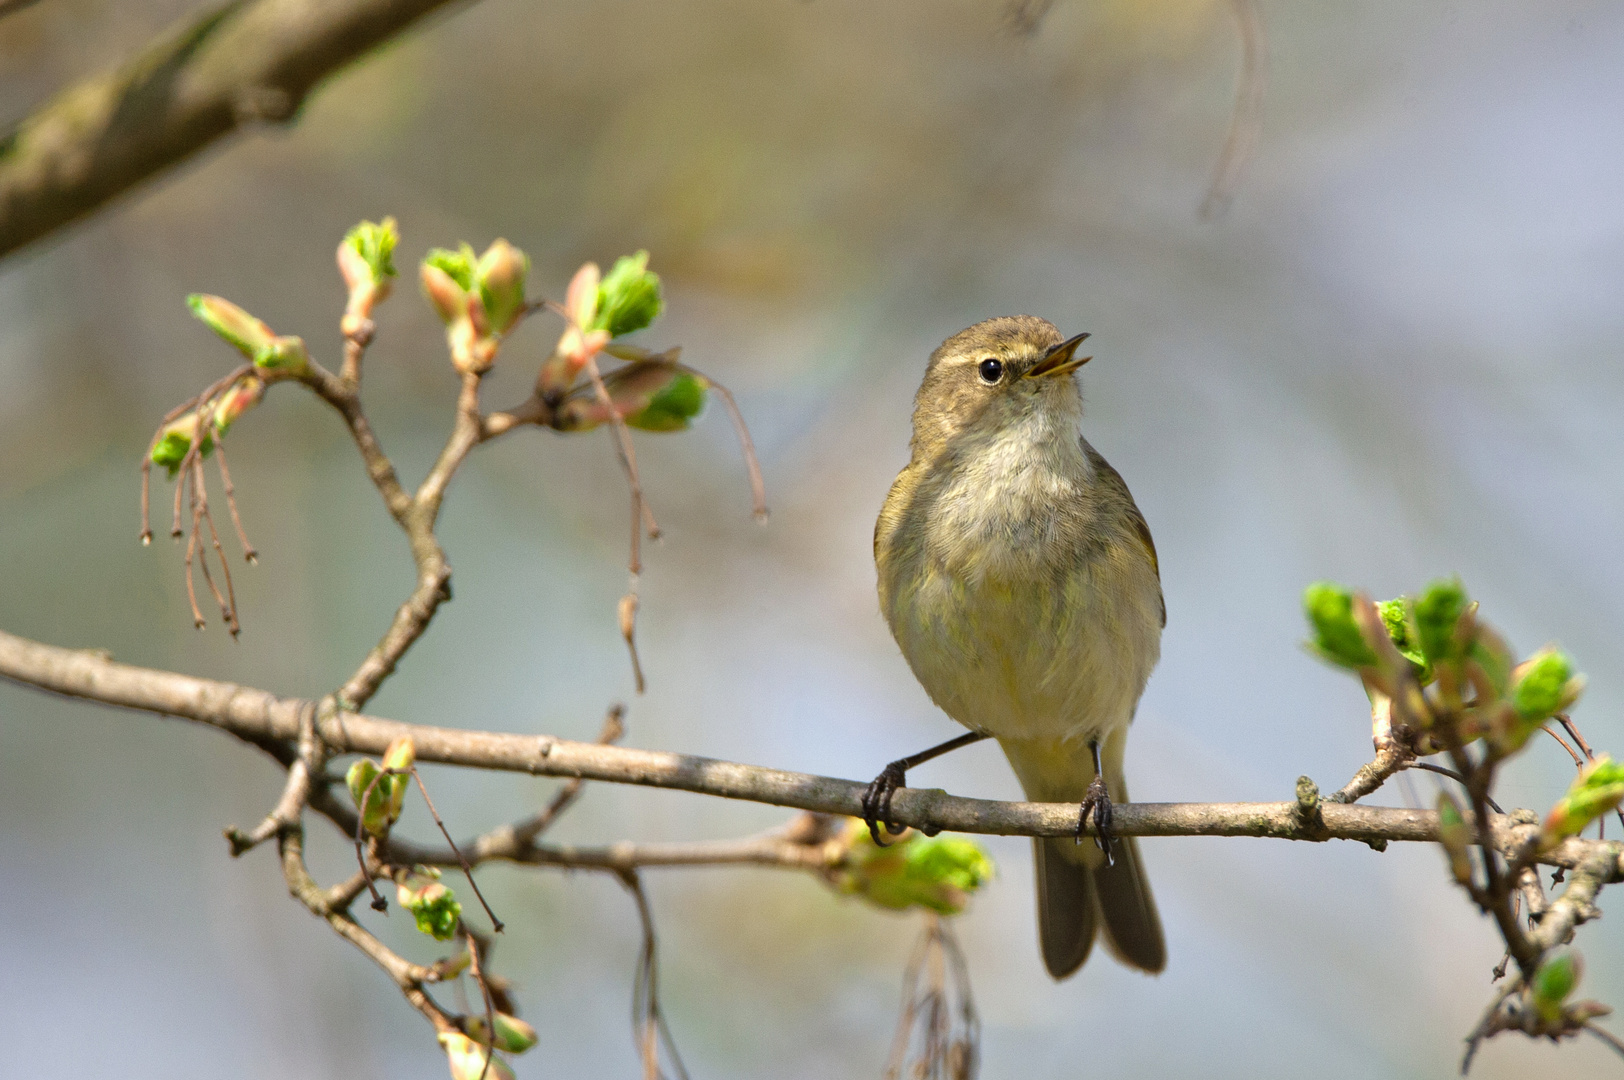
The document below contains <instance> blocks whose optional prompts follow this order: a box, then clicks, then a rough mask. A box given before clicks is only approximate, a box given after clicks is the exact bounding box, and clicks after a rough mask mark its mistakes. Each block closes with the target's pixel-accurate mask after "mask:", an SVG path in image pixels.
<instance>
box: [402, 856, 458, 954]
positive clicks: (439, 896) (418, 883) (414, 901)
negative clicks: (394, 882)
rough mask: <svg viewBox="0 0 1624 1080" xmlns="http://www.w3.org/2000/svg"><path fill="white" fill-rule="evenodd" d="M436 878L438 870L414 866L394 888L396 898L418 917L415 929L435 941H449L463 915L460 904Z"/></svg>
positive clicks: (438, 876)
mask: <svg viewBox="0 0 1624 1080" xmlns="http://www.w3.org/2000/svg"><path fill="white" fill-rule="evenodd" d="M439 879H440V872H439V871H438V870H435V869H433V868H431V867H423V866H419V867H414V868H413V870H412V872H411V873H410V874H408V875H407V876H406V879H405V880H404V881H402V882H401V883H400V886H399V888H398V889H397V890H396V899H398V900H399V901H400V906H401V907H403V908H405V909H406V910H407V911H410V912H411V913H412V917H413V918H415V919H416V920H417V928H418V930H420V931H421V932H423V933H425V934H427V935H429V936H430V937H432V938H433V939H434V940H436V941H450V940H451V936H452V935H453V934H455V933H456V932H457V920H459V919H461V918H462V904H461V903H459V902H458V901H457V898H456V895H455V894H454V893H452V891H451V890H450V889H449V888H447V887H446V886H444V885H442V884H441V883H440V880H439Z"/></svg>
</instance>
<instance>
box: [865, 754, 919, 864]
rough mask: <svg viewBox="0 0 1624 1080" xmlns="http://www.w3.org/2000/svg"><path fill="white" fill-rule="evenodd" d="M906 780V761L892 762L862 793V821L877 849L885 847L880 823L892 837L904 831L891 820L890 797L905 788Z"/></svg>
mask: <svg viewBox="0 0 1624 1080" xmlns="http://www.w3.org/2000/svg"><path fill="white" fill-rule="evenodd" d="M907 780H908V764H907V760H906V759H902V760H898V761H893V762H892V763H891V764H889V765H887V766H886V767H885V769H884V770H883V771H882V772H881V773H880V775H878V776H876V777H875V778H874V781H873V783H871V784H869V785H868V789H867V790H866V791H864V792H863V820H864V821H865V822H867V823H868V834H869V835H870V836H872V837H873V838H874V843H875V845H876V846H878V847H885V846H886V841H885V838H884V837H882V836H881V835H880V823H881V822H884V823H885V831H886V832H887V833H889V834H891V835H892V836H896V835H899V834H900V833H902V832H903V831H904V828H903V827H902V826H900V825H898V824H897V823H896V822H895V821H892V820H891V796H893V795H895V794H896V793H897V788H900V787H903V786H905V785H906V784H907Z"/></svg>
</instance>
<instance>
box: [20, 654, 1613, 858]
mask: <svg viewBox="0 0 1624 1080" xmlns="http://www.w3.org/2000/svg"><path fill="white" fill-rule="evenodd" d="M0 677H4V678H8V679H12V680H14V681H16V682H19V683H22V684H24V685H27V686H32V687H35V688H37V689H41V690H48V691H51V692H53V693H58V694H65V695H68V696H70V697H79V698H85V699H87V700H90V701H95V702H99V703H101V704H104V705H116V706H122V707H124V708H130V709H138V710H141V711H144V712H152V713H161V714H165V715H169V716H177V717H182V718H185V719H188V720H194V721H197V722H198V723H203V724H208V725H210V726H212V727H216V728H219V729H221V730H222V731H226V732H229V733H231V734H233V735H236V736H237V737H238V738H241V739H243V740H245V741H247V742H251V743H254V744H255V745H258V746H262V747H263V746H265V745H266V744H267V743H268V742H276V741H280V742H292V741H293V740H295V739H297V738H298V736H299V722H300V717H301V715H302V713H303V711H304V710H305V709H307V708H308V704H307V703H306V702H304V701H302V700H299V699H297V698H280V697H277V696H276V695H274V694H271V693H268V692H266V691H264V690H255V689H251V688H248V687H242V686H235V685H232V684H230V683H221V682H215V681H213V680H209V679H199V678H194V677H192V676H189V675H180V674H177V673H174V672H167V671H157V670H153V669H150V668H140V667H133V666H131V665H128V664H120V663H116V662H114V661H112V660H110V659H108V658H107V657H106V656H105V655H104V654H101V653H96V652H89V651H80V650H74V649H63V648H58V647H56V646H52V645H44V644H41V643H39V642H33V641H29V640H27V639H25V638H19V637H16V636H14V635H11V634H7V633H5V632H3V631H0ZM317 734H318V736H319V737H320V739H321V740H322V742H323V743H324V744H325V745H326V746H327V747H328V748H329V750H331V751H332V752H333V753H334V754H345V753H359V754H382V753H383V751H384V750H385V749H386V748H387V747H388V746H389V744H390V743H391V742H392V741H394V740H395V739H397V738H400V737H401V736H409V737H410V738H411V739H412V741H413V743H414V744H415V746H416V750H417V760H418V761H419V762H438V763H441V764H447V765H460V766H464V767H469V768H478V769H495V770H500V771H506V772H522V773H530V774H532V775H535V776H561V777H579V778H581V779H585V780H603V781H607V782H610V783H620V784H640V785H645V786H649V787H659V788H670V789H675V790H681V791H692V792H697V793H699V794H705V795H714V796H719V797H721V798H728V799H742V800H746V801H750V802H759V803H767V804H770V805H774V806H788V807H794V808H797V809H801V810H811V811H814V812H817V813H824V814H842V815H848V816H856V815H859V814H861V813H862V793H863V791H864V788H865V786H866V785H864V784H861V783H858V782H856V781H853V780H842V779H836V778H834V777H828V776H813V775H810V774H807V773H797V772H787V771H784V770H782V769H769V768H764V767H762V766H758V765H743V764H738V763H735V762H730V761H718V760H716V759H714V758H704V757H695V756H691V755H687V754H673V753H667V752H662V751H655V750H634V749H630V748H625V747H618V746H602V745H599V744H596V743H584V742H572V741H570V740H567V739H559V738H555V737H553V736H551V735H514V734H502V733H496V732H485V731H465V730H460V729H456V728H441V727H431V726H429V725H423V724H403V723H400V722H398V721H394V720H385V719H382V718H379V717H372V716H362V715H359V714H355V713H342V712H341V713H338V714H337V715H335V716H333V717H330V718H322V717H318V730H317ZM893 810H894V814H893V816H894V817H895V818H896V820H897V822H898V823H899V824H903V825H910V826H913V827H915V828H924V829H945V830H951V831H954V832H965V833H989V834H997V835H1006V836H1072V835H1074V834H1075V833H1076V831H1077V807H1076V806H1074V805H1072V804H1070V803H1028V802H995V801H992V800H987V799H967V798H962V797H959V796H954V795H949V794H947V793H946V792H944V791H940V790H919V789H914V788H904V789H902V790H901V791H899V792H898V793H897V796H896V801H895V802H894V804H893ZM1490 821H1491V828H1492V829H1493V830H1494V839H1495V842H1496V844H1497V846H1499V847H1500V848H1501V850H1503V851H1508V852H1515V851H1522V850H1524V849H1525V847H1526V841H1527V837H1528V835H1529V834H1530V831H1531V830H1533V829H1536V828H1537V826H1533V825H1521V824H1515V823H1513V822H1511V821H1509V820H1507V819H1506V818H1503V817H1499V816H1494V817H1491V818H1490ZM1113 828H1114V829H1115V831H1116V832H1117V833H1119V834H1120V835H1123V836H1268V837H1276V838H1281V839H1291V840H1315V841H1321V840H1335V839H1341V840H1359V841H1363V842H1365V843H1370V842H1372V841H1376V842H1380V841H1384V840H1385V841H1405V840H1408V841H1428V842H1431V841H1436V840H1437V839H1438V819H1437V814H1436V813H1435V812H1434V811H1431V810H1407V809H1399V808H1395V807H1377V806H1360V805H1357V804H1354V805H1343V804H1336V803H1322V804H1321V805H1320V806H1319V807H1318V808H1317V813H1314V814H1306V815H1305V814H1304V813H1303V809H1302V806H1301V804H1300V803H1299V802H1297V801H1292V802H1278V803H1130V804H1125V805H1122V806H1119V807H1117V808H1116V817H1115V820H1114V821H1113ZM1598 850H1609V851H1613V852H1615V854H1614V856H1613V858H1614V864H1615V866H1616V864H1617V862H1618V858H1617V855H1616V850H1617V849H1616V848H1614V847H1612V845H1603V844H1601V843H1600V842H1599V841H1594V840H1579V839H1569V840H1567V841H1565V842H1564V843H1562V844H1561V845H1560V846H1558V847H1556V848H1555V849H1553V850H1551V851H1549V852H1545V853H1542V854H1541V855H1540V857H1539V861H1540V862H1542V863H1545V864H1548V865H1551V866H1565V867H1577V866H1579V864H1580V863H1581V862H1583V861H1584V860H1585V859H1586V858H1588V857H1589V856H1590V855H1592V854H1593V853H1594V852H1596V851H1598Z"/></svg>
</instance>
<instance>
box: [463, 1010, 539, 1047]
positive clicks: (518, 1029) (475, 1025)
mask: <svg viewBox="0 0 1624 1080" xmlns="http://www.w3.org/2000/svg"><path fill="white" fill-rule="evenodd" d="M492 1019H494V1020H495V1021H496V1048H497V1049H498V1050H501V1051H504V1052H506V1053H509V1054H522V1053H524V1052H525V1051H526V1050H528V1049H530V1048H531V1047H532V1046H535V1045H536V1029H535V1028H533V1027H531V1026H530V1025H529V1024H527V1023H525V1022H524V1021H523V1020H520V1019H519V1018H518V1017H517V1016H509V1015H508V1014H507V1013H505V1012H498V1013H494V1014H493V1016H492ZM462 1029H463V1030H464V1031H466V1032H467V1033H468V1037H469V1038H471V1039H473V1040H474V1041H475V1042H477V1043H480V1044H482V1045H485V1046H489V1045H490V1044H491V1039H490V1034H489V1032H488V1031H487V1030H486V1027H485V1018H484V1017H483V1016H466V1017H464V1018H463V1021H462Z"/></svg>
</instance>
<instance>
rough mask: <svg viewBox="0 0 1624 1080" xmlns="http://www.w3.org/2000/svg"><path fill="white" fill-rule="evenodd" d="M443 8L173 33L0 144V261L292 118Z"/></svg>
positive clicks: (323, 12) (207, 22)
mask: <svg viewBox="0 0 1624 1080" xmlns="http://www.w3.org/2000/svg"><path fill="white" fill-rule="evenodd" d="M444 4H445V0H326V2H323V3H312V2H310V0H257V2H252V3H249V2H244V0H234V2H232V3H228V4H225V5H224V6H222V7H219V8H216V9H215V10H213V11H211V12H209V13H208V14H206V15H203V16H202V17H197V16H193V17H190V18H187V19H184V20H182V21H180V22H178V23H176V24H175V25H173V26H171V27H169V28H168V29H167V30H165V31H164V32H163V33H161V34H159V35H158V36H157V37H156V38H155V39H153V41H152V42H151V43H149V44H148V45H147V46H146V47H145V48H144V49H142V50H141V51H140V52H139V53H137V54H136V55H135V56H133V57H131V58H130V59H129V60H127V61H125V62H124V63H123V64H121V65H119V66H118V67H117V68H115V69H112V70H109V71H104V72H102V73H101V74H98V75H94V76H92V77H90V78H88V79H85V80H84V81H82V82H79V83H77V84H75V85H73V86H70V87H68V88H67V89H65V90H62V91H61V92H59V93H58V94H57V95H56V96H55V97H54V98H52V99H51V100H50V101H48V102H46V103H45V104H44V105H43V106H41V107H40V108H39V109H38V110H37V111H36V112H34V113H33V114H32V115H31V116H28V117H26V118H24V119H22V120H21V121H18V122H17V123H16V124H15V125H14V126H13V127H12V128H11V129H10V130H9V131H8V132H6V133H5V134H4V135H0V256H4V255H6V254H8V253H10V252H12V251H15V250H16V249H18V248H20V247H22V246H23V245H24V244H27V243H29V242H31V241H33V240H37V239H38V238H40V237H42V236H44V235H46V234H47V233H49V232H51V231H52V230H54V229H57V228H59V227H61V226H63V225H66V224H67V223H68V222H71V221H73V220H75V219H77V218H79V217H83V216H84V215H86V214H88V213H90V212H91V211H93V210H95V209H96V208H98V207H99V206H101V205H102V204H103V203H105V202H107V201H108V200H109V199H112V198H114V197H116V196H118V195H119V194H121V193H122V192H124V191H126V190H128V189H129V188H131V187H134V186H135V185H137V184H139V183H141V182H142V181H144V180H146V179H147V178H148V177H150V176H153V175H155V174H157V173H159V172H161V171H163V170H164V169H167V168H168V167H170V166H171V165H174V164H176V163H178V162H180V161H183V160H185V159H186V158H187V157H189V156H190V155H192V154H194V153H196V152H197V151H198V150H201V149H203V148H204V147H205V146H207V145H208V144H209V143H211V142H213V141H214V140H216V139H219V138H221V137H222V136H225V135H229V134H231V133H232V132H234V131H235V130H236V129H237V128H239V127H242V126H244V125H248V124H253V123H260V122H267V121H269V122H280V121H287V120H290V119H292V118H293V117H294V116H296V115H297V112H298V109H299V107H300V106H301V105H302V104H303V103H304V100H305V98H306V96H307V95H308V94H309V93H310V91H311V89H312V88H313V87H315V85H316V84H317V83H319V82H320V81H321V80H322V79H324V78H326V77H327V76H329V75H331V74H333V73H334V72H335V71H337V70H339V69H340V68H342V67H343V66H344V65H346V64H348V63H349V62H350V61H352V60H354V59H355V58H356V57H358V56H360V55H361V54H363V53H365V52H366V51H367V50H369V49H371V48H372V47H373V46H375V45H378V44H380V43H382V42H384V41H386V40H388V39H389V38H391V37H393V36H395V35H396V34H398V33H400V32H401V31H403V30H405V29H406V28H407V27H409V26H411V25H412V24H413V23H414V22H416V21H417V20H419V19H420V18H422V17H423V16H424V15H426V14H427V13H429V12H431V11H433V10H434V9H436V8H438V7H441V6H443V5H444Z"/></svg>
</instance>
